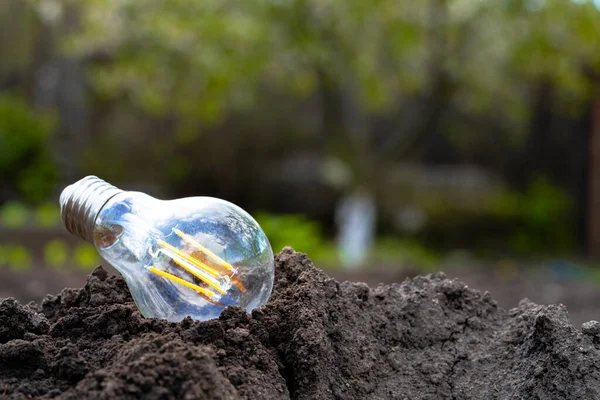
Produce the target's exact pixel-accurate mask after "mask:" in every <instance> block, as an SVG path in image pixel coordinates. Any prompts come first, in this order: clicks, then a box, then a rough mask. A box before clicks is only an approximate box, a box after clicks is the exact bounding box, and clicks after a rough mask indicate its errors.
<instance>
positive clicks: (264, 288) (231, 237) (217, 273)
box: [60, 176, 274, 321]
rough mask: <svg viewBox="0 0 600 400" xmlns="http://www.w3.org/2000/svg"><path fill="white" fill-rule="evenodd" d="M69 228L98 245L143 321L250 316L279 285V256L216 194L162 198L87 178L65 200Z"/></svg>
mask: <svg viewBox="0 0 600 400" xmlns="http://www.w3.org/2000/svg"><path fill="white" fill-rule="evenodd" d="M60 204H61V214H62V218H63V221H64V222H65V225H66V227H67V229H68V230H69V231H70V232H72V233H73V234H75V235H77V236H80V237H82V238H83V239H86V240H89V241H91V242H93V243H94V245H95V246H96V248H97V249H98V252H99V253H100V255H101V256H102V258H104V259H105V260H106V261H107V262H109V263H110V264H111V265H113V266H114V267H115V268H116V269H117V270H118V271H119V272H120V273H121V274H122V275H123V277H124V278H125V281H126V282H127V285H128V286H129V289H130V291H131V294H132V296H133V298H134V299H135V302H136V304H137V306H138V308H139V309H140V311H141V313H142V315H144V316H145V317H157V318H164V319H167V320H170V321H180V320H182V319H183V318H185V317H186V316H191V317H192V318H194V319H199V320H207V319H211V318H214V317H217V316H218V315H219V314H220V313H221V311H222V310H223V308H224V307H226V306H229V305H238V306H241V307H244V308H246V309H247V310H248V311H250V310H252V309H254V308H256V307H258V306H260V305H262V304H264V303H266V302H267V300H268V298H269V296H270V294H271V290H272V288H273V278H274V266H273V251H272V250H271V246H270V244H269V241H268V239H267V237H266V236H265V234H264V232H263V231H262V229H261V228H260V226H259V225H258V223H257V222H256V221H255V220H254V219H253V218H252V217H251V216H250V215H249V214H248V213H246V212H245V211H244V210H242V209H241V208H239V207H237V206H236V205H234V204H232V203H229V202H227V201H224V200H220V199H216V198H212V197H190V198H185V199H179V200H169V201H161V200H157V199H155V198H153V197H150V196H148V195H146V194H144V193H140V192H128V191H122V190H119V189H117V188H115V187H114V186H112V185H110V184H108V183H106V182H105V181H103V180H101V179H99V178H97V177H94V176H89V177H86V178H83V179H81V180H80V181H78V182H76V183H74V184H73V185H71V186H69V187H67V188H66V189H65V190H64V191H63V193H62V194H61V196H60Z"/></svg>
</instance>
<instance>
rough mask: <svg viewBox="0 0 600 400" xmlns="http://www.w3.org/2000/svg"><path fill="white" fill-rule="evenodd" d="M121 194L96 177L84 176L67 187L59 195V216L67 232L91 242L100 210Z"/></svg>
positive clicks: (118, 190)
mask: <svg viewBox="0 0 600 400" xmlns="http://www.w3.org/2000/svg"><path fill="white" fill-rule="evenodd" d="M122 192H123V191H122V190H121V189H118V188H116V187H115V186H113V185H111V184H110V183H108V182H106V181H104V180H102V179H100V178H98V177H96V176H86V177H85V178H83V179H80V180H79V181H77V182H75V183H73V184H72V185H69V186H67V187H66V188H65V189H64V190H63V191H62V193H61V194H60V214H61V217H62V220H63V222H64V224H65V226H66V228H67V230H68V231H69V232H71V233H72V234H74V235H76V236H79V237H80V238H82V239H84V240H87V241H89V242H93V232H94V222H95V221H96V217H97V216H98V214H99V213H100V210H102V208H103V207H104V205H105V204H106V203H107V202H108V201H109V200H110V199H111V198H113V197H114V196H115V195H117V194H119V193H122Z"/></svg>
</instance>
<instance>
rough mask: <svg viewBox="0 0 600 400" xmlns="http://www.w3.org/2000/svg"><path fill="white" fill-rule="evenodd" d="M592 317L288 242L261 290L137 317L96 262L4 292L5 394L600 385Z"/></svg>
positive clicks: (391, 392)
mask: <svg viewBox="0 0 600 400" xmlns="http://www.w3.org/2000/svg"><path fill="white" fill-rule="evenodd" d="M599 347H600V323H597V322H589V323H586V324H584V325H583V327H582V330H578V329H575V328H574V327H573V326H571V325H570V324H569V322H568V320H567V317H566V310H565V309H564V307H561V306H538V305H535V304H533V303H531V302H529V301H527V300H524V301H522V302H521V304H520V305H519V307H517V308H515V309H512V310H510V311H505V310H502V309H500V308H498V307H497V305H496V303H495V302H494V301H493V300H492V299H491V298H490V296H489V295H488V294H481V293H479V292H478V291H475V290H472V289H469V288H468V287H467V286H466V285H464V284H462V283H460V282H458V281H451V280H448V279H446V277H445V275H443V274H435V275H430V276H427V277H418V278H415V279H412V280H407V281H405V282H404V283H402V284H393V285H389V286H379V287H377V288H374V289H370V288H369V287H368V286H366V285H365V284H361V283H350V282H343V283H340V282H337V281H336V280H334V279H331V278H329V277H327V275H325V273H323V272H322V271H320V270H319V269H317V268H315V267H314V266H313V265H312V263H311V262H310V260H309V259H308V258H307V257H306V256H305V255H302V254H300V253H295V252H294V251H293V250H291V249H289V248H288V249H285V250H284V251H283V252H282V253H280V254H279V255H277V256H276V279H275V288H274V292H273V295H272V297H271V299H270V301H269V303H268V304H267V305H265V306H263V307H260V308H259V309H257V310H254V311H253V312H252V314H248V313H246V312H245V311H244V310H242V309H240V308H235V307H230V308H228V309H226V310H225V311H224V312H223V313H222V315H221V316H220V317H219V318H218V319H215V320H211V321H207V322H197V321H193V320H191V319H186V320H184V321H183V322H181V323H168V322H165V321H161V320H155V319H145V318H143V317H142V316H141V315H140V314H139V312H138V311H137V309H136V306H135V304H134V303H133V300H132V299H131V297H130V295H129V293H128V291H127V287H126V285H125V283H124V281H123V280H122V279H121V278H119V277H115V276H111V277H109V276H108V274H107V273H106V271H105V270H103V269H102V268H101V267H99V268H97V269H96V270H95V271H94V272H93V273H92V275H90V276H89V278H88V282H87V284H86V285H85V287H83V288H82V289H65V290H63V291H62V292H61V293H60V295H58V296H48V297H47V298H46V299H45V300H44V301H43V302H42V304H41V305H39V306H38V305H35V304H29V305H21V304H19V303H17V302H16V301H14V300H12V299H4V300H0V397H2V394H4V395H5V397H6V398H10V399H21V398H32V397H34V398H60V399H83V398H90V399H122V398H125V399H141V398H143V399H171V398H177V399H235V398H245V399H287V398H294V399H410V400H414V399H597V398H600V352H599Z"/></svg>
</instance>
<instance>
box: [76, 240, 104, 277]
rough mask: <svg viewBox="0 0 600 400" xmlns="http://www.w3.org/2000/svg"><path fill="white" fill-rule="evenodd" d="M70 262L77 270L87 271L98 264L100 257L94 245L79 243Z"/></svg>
mask: <svg viewBox="0 0 600 400" xmlns="http://www.w3.org/2000/svg"><path fill="white" fill-rule="evenodd" d="M71 261H72V263H73V265H74V266H76V267H77V268H79V269H82V270H84V271H89V270H91V269H93V268H94V267H96V266H97V265H98V264H99V263H100V256H99V255H98V251H97V250H96V248H95V247H94V245H92V244H90V243H79V244H78V245H77V246H76V247H75V249H74V250H73V256H72V259H71Z"/></svg>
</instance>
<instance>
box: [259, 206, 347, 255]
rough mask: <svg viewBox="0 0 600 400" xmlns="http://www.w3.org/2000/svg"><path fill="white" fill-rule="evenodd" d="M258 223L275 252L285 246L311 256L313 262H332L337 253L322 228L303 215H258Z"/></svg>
mask: <svg viewBox="0 0 600 400" xmlns="http://www.w3.org/2000/svg"><path fill="white" fill-rule="evenodd" d="M255 218H256V220H257V222H258V223H259V224H260V226H261V228H262V229H263V231H264V232H265V234H266V235H267V237H268V238H269V242H270V243H271V247H272V248H273V251H274V252H276V253H277V252H279V251H281V249H283V248H284V247H285V246H292V247H293V248H294V250H296V251H301V252H303V253H306V254H309V255H310V257H311V258H312V259H313V260H319V261H330V260H332V259H335V252H334V249H333V248H332V246H331V244H330V243H329V242H328V241H327V239H326V238H325V236H324V234H323V232H322V229H321V226H320V225H319V223H317V222H315V221H311V220H309V219H308V218H306V217H305V216H303V215H291V214H287V215H274V214H268V213H258V214H256V215H255Z"/></svg>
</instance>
